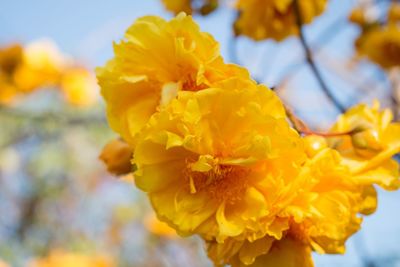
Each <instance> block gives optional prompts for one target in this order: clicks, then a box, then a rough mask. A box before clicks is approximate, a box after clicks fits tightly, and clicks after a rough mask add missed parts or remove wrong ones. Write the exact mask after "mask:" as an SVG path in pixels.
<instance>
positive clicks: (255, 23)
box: [234, 0, 327, 41]
mask: <svg viewBox="0 0 400 267" xmlns="http://www.w3.org/2000/svg"><path fill="white" fill-rule="evenodd" d="M297 2H298V8H299V13H300V14H301V18H302V22H303V23H311V22H312V21H313V20H314V18H315V17H316V16H318V15H320V14H321V13H322V12H323V11H324V10H325V8H326V5H327V0H297ZM236 8H237V9H238V11H239V17H238V19H237V21H236V22H235V26H234V28H235V31H236V33H237V34H239V35H242V34H243V35H246V36H249V37H250V38H252V39H254V40H257V41H258V40H264V39H270V38H272V39H275V40H277V41H281V40H283V39H285V38H287V37H288V36H291V35H296V34H297V33H298V30H299V29H298V28H299V26H298V24H297V23H296V7H295V1H294V0H289V1H281V0H269V1H264V0H238V1H237V3H236Z"/></svg>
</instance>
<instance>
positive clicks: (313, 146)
mask: <svg viewBox="0 0 400 267" xmlns="http://www.w3.org/2000/svg"><path fill="white" fill-rule="evenodd" d="M304 144H305V147H306V153H307V155H308V156H309V157H313V156H315V155H316V154H317V153H318V152H319V151H321V150H322V149H324V148H327V147H328V144H327V142H326V140H325V138H323V137H322V136H318V135H309V136H306V137H305V138H304Z"/></svg>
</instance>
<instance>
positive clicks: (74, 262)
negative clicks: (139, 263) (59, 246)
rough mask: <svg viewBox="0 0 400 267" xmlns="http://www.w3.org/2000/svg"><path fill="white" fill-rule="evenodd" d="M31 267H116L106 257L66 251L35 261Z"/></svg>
mask: <svg viewBox="0 0 400 267" xmlns="http://www.w3.org/2000/svg"><path fill="white" fill-rule="evenodd" d="M28 266H29V267H72V266H73V267H112V266H116V265H115V264H114V263H113V262H112V260H111V259H110V258H108V257H106V256H102V255H96V256H89V255H83V254H76V253H69V252H64V251H52V252H51V253H50V255H49V256H48V257H46V258H43V259H37V260H33V261H32V262H31V263H29V265H28Z"/></svg>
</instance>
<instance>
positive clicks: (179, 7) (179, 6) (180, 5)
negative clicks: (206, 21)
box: [162, 0, 219, 15]
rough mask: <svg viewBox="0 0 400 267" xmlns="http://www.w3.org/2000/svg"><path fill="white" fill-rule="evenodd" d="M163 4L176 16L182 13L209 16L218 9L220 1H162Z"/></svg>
mask: <svg viewBox="0 0 400 267" xmlns="http://www.w3.org/2000/svg"><path fill="white" fill-rule="evenodd" d="M162 2H163V4H164V6H165V8H166V9H167V10H169V11H171V12H173V13H174V14H175V15H176V14H179V13H180V12H185V13H186V14H192V13H197V12H198V13H200V14H202V15H208V14H209V13H211V12H213V11H214V10H215V9H216V8H217V7H218V2H219V0H201V1H197V0H162Z"/></svg>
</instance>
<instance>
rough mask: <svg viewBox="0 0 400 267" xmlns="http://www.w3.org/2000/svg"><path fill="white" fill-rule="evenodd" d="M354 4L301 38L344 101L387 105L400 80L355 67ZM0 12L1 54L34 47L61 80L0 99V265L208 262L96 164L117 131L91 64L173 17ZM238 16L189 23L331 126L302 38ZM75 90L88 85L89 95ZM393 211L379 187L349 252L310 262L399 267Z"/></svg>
mask: <svg viewBox="0 0 400 267" xmlns="http://www.w3.org/2000/svg"><path fill="white" fill-rule="evenodd" d="M357 2H358V1H349V0H331V1H329V6H328V10H327V11H326V12H325V13H324V14H323V15H322V16H320V17H318V18H317V19H316V21H315V23H313V24H311V25H308V26H306V27H305V35H306V37H307V39H308V41H309V44H310V47H311V48H312V50H313V52H314V57H315V61H316V62H317V64H318V66H319V68H320V69H321V71H322V75H323V77H324V79H325V81H326V82H327V84H328V85H329V87H330V89H331V90H332V92H333V94H334V95H335V96H336V97H337V99H338V100H339V101H340V103H342V105H344V106H346V107H349V106H351V105H354V104H356V103H359V102H367V103H371V102H372V100H373V99H379V100H380V101H381V103H382V104H383V106H390V105H391V104H392V102H393V101H392V100H393V99H392V98H393V97H392V96H393V94H394V95H395V97H396V94H398V92H399V90H398V86H397V84H396V77H397V78H398V76H399V75H398V73H396V72H395V71H393V72H391V73H390V74H387V73H384V72H383V71H382V70H381V69H380V68H379V67H378V66H376V65H374V64H373V63H370V62H367V61H365V60H364V61H358V60H357V61H356V60H355V50H354V41H355V39H356V38H357V37H358V36H359V34H360V29H359V27H357V26H356V25H354V24H351V23H349V22H348V16H349V14H350V12H351V10H352V9H353V8H354V6H355V5H356V4H357ZM389 2H390V1H379V4H377V9H376V10H373V11H372V12H375V14H376V16H379V14H380V12H381V13H382V12H385V9H387V6H388V4H389ZM0 7H1V8H0V25H1V30H0V49H3V48H4V49H5V48H6V47H10V46H13V45H15V44H19V46H20V48H21V47H24V49H25V48H26V50H27V51H31V52H32V51H33V52H32V53H33V54H34V56H33V60H32V62H35V60H36V59H37V58H38V57H39V58H42V59H43V58H47V57H49V55H48V54H51V56H52V57H53V58H54V57H55V58H58V59H59V62H60V63H59V64H57V66H58V65H60V66H62V68H61V69H62V72H60V73H61V74H60V73H58V72H57V73H58V74H57V75H61V77H62V81H63V82H62V83H60V84H59V83H51V82H50V83H45V84H43V86H40V87H41V89H40V90H34V92H33V91H32V90H30V89H29V88H30V87H29V86H28V87H27V88H28V89H26V90H25V91H24V92H23V93H22V94H20V95H18V96H17V101H14V99H13V101H3V102H4V103H2V104H0V259H2V260H4V261H5V262H8V263H10V264H11V266H26V264H27V263H28V262H29V261H30V260H31V259H33V258H37V257H41V256H43V255H46V254H47V253H48V252H49V251H51V250H53V249H63V250H67V251H78V252H85V253H86V252H88V253H102V254H106V255H108V256H109V257H111V258H113V259H115V261H116V262H118V266H138V267H142V266H174V267H175V266H176V267H178V266H199V267H200V266H211V263H210V262H209V260H208V259H207V257H206V255H205V253H204V252H203V244H202V243H201V242H200V241H199V240H197V239H196V238H188V239H182V238H179V237H177V236H176V235H174V234H173V233H171V232H170V231H169V230H168V229H166V228H165V226H163V225H159V224H158V222H157V221H156V220H155V218H154V214H152V212H151V209H150V207H149V203H148V202H147V199H146V196H145V195H144V193H141V192H140V191H139V190H137V189H135V187H134V186H132V184H131V182H132V177H125V178H122V179H116V178H115V177H113V176H111V175H109V174H108V173H107V171H106V168H105V166H104V165H103V163H102V162H101V161H100V160H99V158H98V157H99V154H100V152H101V150H102V148H103V147H104V145H105V144H106V143H107V142H108V141H109V140H111V139H113V138H116V135H115V134H113V133H112V131H111V130H110V129H109V127H108V125H107V121H106V118H105V114H104V113H105V111H104V110H105V109H104V104H103V103H102V101H101V99H100V97H99V95H98V94H99V93H98V88H97V86H96V83H95V80H94V79H95V78H94V69H95V67H96V66H101V65H103V64H104V63H105V62H106V60H107V59H110V58H111V57H112V55H113V52H112V43H113V42H114V41H119V40H120V39H121V38H122V36H123V33H124V31H125V30H126V29H127V28H128V26H129V25H131V24H132V23H133V21H134V20H135V19H136V18H138V17H140V16H143V15H149V14H152V15H159V16H162V17H165V18H170V17H172V15H171V14H170V13H168V12H167V11H166V10H165V9H164V7H163V5H162V4H161V2H160V0H146V1H140V0H115V1H98V0H96V1H95V0H86V1H76V0H75V1H74V0H68V1H67V0H59V1H53V0H35V1H26V0H25V1H23V0H13V1H6V0H0ZM235 15H236V14H235V12H234V11H233V10H232V9H230V8H229V5H226V6H222V7H221V8H219V9H218V10H217V11H215V12H214V13H212V14H210V15H209V16H207V17H202V16H199V15H195V19H196V21H197V22H198V23H199V24H200V26H201V28H202V30H203V31H206V32H210V33H211V34H212V35H213V36H214V37H215V39H217V40H218V41H219V42H220V44H221V51H222V55H223V56H224V58H225V59H226V61H228V62H235V63H238V64H241V65H243V66H245V67H247V68H248V69H249V70H250V72H251V74H252V76H253V77H254V78H255V79H256V80H257V81H259V82H262V83H265V84H266V85H268V86H269V87H274V88H276V90H277V93H278V94H279V95H280V96H281V97H282V99H283V100H284V102H285V103H286V104H287V105H288V106H290V107H291V108H292V109H293V110H294V111H295V112H296V114H298V115H299V117H301V118H302V119H303V120H304V121H306V122H307V123H308V124H309V125H310V126H311V127H312V128H314V129H318V130H323V129H327V128H328V127H329V126H330V124H331V123H332V122H333V121H334V120H335V118H336V117H337V115H338V114H339V113H338V111H337V109H336V108H335V106H333V105H332V104H331V102H330V101H329V99H327V98H326V97H325V95H324V94H323V93H322V92H321V90H320V88H319V85H318V83H317V82H316V80H315V78H314V76H313V74H312V73H311V72H310V69H309V67H308V65H307V64H306V61H305V57H304V53H303V50H302V47H301V45H300V42H299V40H298V39H297V38H295V37H292V38H288V39H286V40H285V41H283V42H280V43H277V42H275V41H263V42H254V41H252V40H250V39H247V38H245V37H240V38H233V37H232V22H233V20H234V18H235ZM28 48H29V49H28ZM17 50H18V49H17V48H16V51H17ZM16 53H17V52H16ZM17 54H18V53H17ZM0 58H1V54H0ZM48 69H51V73H53V71H54V69H57V68H55V67H54V66H53V65H52V66H51V67H48ZM48 69H46V71H47V72H48ZM57 70H58V69H57ZM47 72H46V73H47ZM27 73H28V74H29V75H31V76H32V81H34V82H37V81H36V79H35V78H37V73H33V74H30V72H22V74H21V75H23V77H27V76H26V75H28V74H27ZM81 74H82V75H81ZM49 75H50V74H49ZM31 76H29V77H31ZM393 77H394V78H393ZM1 82H2V80H0V86H3V87H4V86H5V85H4V84H5V83H3V84H2V83H1ZM397 83H398V81H397ZM41 85H42V84H41ZM79 86H82V87H85V88H86V90H87V91H85V93H84V94H83V95H84V97H82V94H81V93H77V90H78V89H77V87H79ZM4 88H5V87H4ZM60 88H61V89H60ZM79 88H80V87H79ZM54 89H55V90H54ZM0 90H2V88H0ZM0 98H1V96H0ZM5 99H6V100H8V98H7V97H5ZM399 207H400V192H383V191H382V190H379V208H378V211H377V212H376V213H375V214H374V215H372V216H369V218H368V219H367V220H365V221H364V223H363V228H362V230H361V231H360V232H359V233H358V234H356V235H355V236H353V237H352V238H351V239H350V240H349V241H348V244H347V252H346V254H345V255H337V256H326V255H324V256H320V255H314V259H315V262H316V266H318V267H323V266H327V267H328V266H354V267H361V266H365V267H366V266H369V267H372V266H400V245H399V240H400V223H399V219H400V217H399V215H398V213H397V209H398V208H399Z"/></svg>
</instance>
